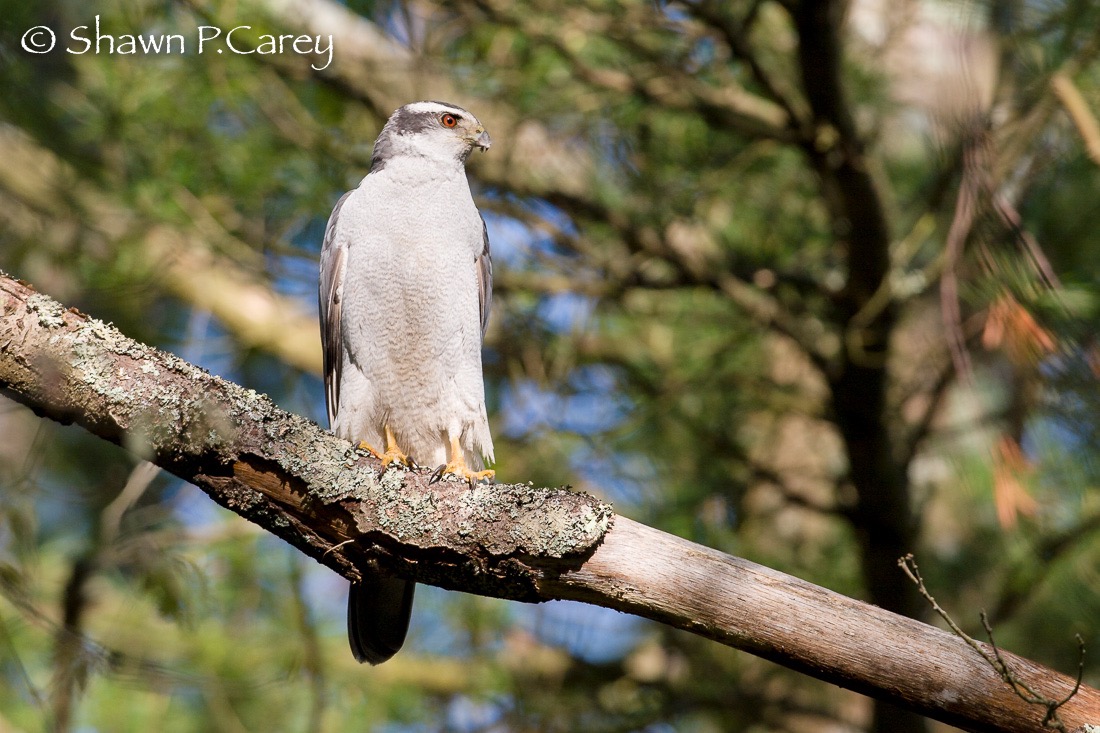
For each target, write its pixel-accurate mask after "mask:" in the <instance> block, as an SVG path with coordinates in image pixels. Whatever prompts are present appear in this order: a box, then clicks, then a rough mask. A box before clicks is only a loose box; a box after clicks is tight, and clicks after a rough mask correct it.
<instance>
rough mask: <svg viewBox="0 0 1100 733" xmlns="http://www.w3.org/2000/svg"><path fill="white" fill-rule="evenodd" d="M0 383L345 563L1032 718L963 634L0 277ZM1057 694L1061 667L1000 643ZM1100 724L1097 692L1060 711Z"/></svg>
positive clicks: (963, 707)
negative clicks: (277, 386) (271, 393)
mask: <svg viewBox="0 0 1100 733" xmlns="http://www.w3.org/2000/svg"><path fill="white" fill-rule="evenodd" d="M0 389H2V390H3V392H4V393H5V394H7V395H9V396H11V397H13V398H14V399H16V400H18V401H19V402H22V403H23V404H25V405H27V406H29V407H30V408H31V409H33V410H34V411H35V412H37V413H38V414H40V415H42V416H44V417H49V418H51V419H55V420H58V421H61V422H64V423H72V422H75V423H78V424H80V425H82V426H83V427H85V428H86V429H88V430H89V431H91V432H92V433H94V434H96V435H98V436H100V437H102V438H104V439H107V440H110V441H113V442H115V443H118V444H120V445H124V446H126V447H127V448H129V449H130V450H132V451H134V452H136V453H138V454H140V455H142V456H144V457H147V458H149V459H150V460H152V461H153V462H155V463H157V464H158V465H160V466H162V467H164V468H166V469H167V470H169V471H172V472H173V473H175V474H176V475H178V476H180V477H182V478H185V479H187V480H189V481H191V482H193V483H195V484H196V485H198V486H199V487H201V488H202V489H203V490H204V491H206V492H207V493H208V494H209V495H210V496H211V498H213V499H214V500H215V501H217V502H218V503H220V504H222V505H223V506H226V507H228V508H230V509H232V510H233V511H235V512H237V513H238V514H241V515H242V516H244V517H245V518H246V519H249V520H250V521H252V522H255V523H256V524H258V525H260V526H262V527H264V528H265V529H267V530H268V531H271V532H273V533H275V534H277V535H278V536H280V537H282V538H284V539H285V540H287V541H288V542H290V543H291V544H293V545H294V546H295V547H297V548H299V549H300V550H302V551H303V552H305V553H307V554H309V555H311V556H312V557H314V558H316V559H317V560H319V561H320V562H322V563H324V564H325V565H327V566H329V567H331V568H333V569H334V570H336V571H337V572H339V573H341V574H342V575H344V576H345V577H348V578H350V579H356V578H357V577H359V573H360V571H361V569H364V568H367V567H378V568H381V569H383V570H384V571H386V572H391V573H394V574H397V575H400V576H401V577H406V578H410V579H415V580H417V581H419V582H424V583H431V584H434V585H439V586H442V587H445V588H451V589H455V590H462V591H466V592H472V593H480V594H483V595H491V596H498V597H503V598H512V599H516V600H523V601H540V600H548V599H552V598H571V599H576V600H580V601H584V602H588V603H593V604H597V605H602V606H606V607H609V608H615V609H619V610H622V611H625V612H628V613H633V614H637V615H640V616H645V617H648V618H652V619H655V620H657V621H660V622H662V623H666V624H669V625H671V626H675V627H678V628H682V629H686V630H688V631H691V632H693V633H696V634H699V635H701V636H704V637H707V638H710V639H714V640H716V641H719V642H721V643H723V644H728V645H730V646H733V647H735V648H738V649H743V650H746V651H748V652H751V653H753V654H757V655H759V656H762V657H765V658H767V659H771V660H773V661H776V662H778V663H780V664H783V665H786V666H788V667H791V668H793V669H797V670H800V671H803V672H805V673H807V674H810V675H813V676H815V677H818V678H821V679H824V680H827V681H830V682H833V683H835V684H838V685H841V686H844V687H848V688H851V689H854V690H858V691H860V692H863V693H865V694H868V695H871V696H873V697H875V698H878V699H880V700H885V701H889V702H891V703H894V704H897V705H900V706H902V707H905V708H907V709H909V710H912V711H915V712H919V713H921V714H924V715H928V716H930V717H934V718H937V719H939V720H943V721H945V722H948V723H951V724H953V725H957V726H960V727H962V728H964V729H967V730H972V731H998V732H1000V731H1005V732H1009V731H1012V732H1016V731H1040V730H1043V726H1042V719H1043V715H1044V713H1045V710H1044V709H1042V708H1039V707H1036V706H1034V705H1028V704H1026V703H1025V702H1024V701H1023V700H1021V699H1020V698H1018V697H1016V695H1015V694H1014V693H1013V692H1012V691H1011V690H1010V689H1009V687H1008V686H1007V685H1005V684H1004V683H1003V682H1002V681H1001V680H1000V678H999V677H998V676H997V674H996V673H995V672H994V671H993V670H992V669H991V668H990V667H989V666H988V665H987V664H986V663H985V661H984V660H982V659H981V658H980V657H979V656H978V655H977V654H976V653H975V652H974V651H973V650H972V649H970V648H969V647H967V646H966V644H965V643H964V642H963V641H962V640H960V639H958V638H957V637H955V636H953V635H951V634H949V633H947V632H944V631H941V630H939V629H936V628H934V627H931V626H928V625H925V624H922V623H920V622H918V621H915V620H913V619H910V618H906V617H904V616H900V615H898V614H895V613H892V612H890V611H887V610H885V609H882V608H877V607H875V606H871V605H868V604H865V603H862V602H860V601H856V600H853V599H850V598H846V597H844V596H842V595H839V594H837V593H834V592H832V591H829V590H826V589H824V588H820V587H817V586H814V585H811V584H809V583H806V582H804V581H801V580H798V579H797V578H793V577H791V576H787V575H784V574H782V573H780V572H777V571H774V570H770V569H768V568H765V567H762V566H760V565H756V564H755V563H751V562H749V561H747V560H742V559H740V558H736V557H731V556H729V555H725V554H723V553H720V552H718V551H716V550H712V549H709V548H706V547H702V546H700V545H696V544H693V543H690V542H687V541H686V540H682V539H679V538H677V537H673V536H671V535H668V534H666V533H664V532H661V531H659V530H656V529H652V528H650V527H646V526H644V525H641V524H638V523H636V522H633V521H630V520H628V519H626V518H624V517H615V516H614V515H613V514H612V513H611V508H610V507H609V506H608V505H606V504H604V503H602V502H599V501H597V500H595V499H593V498H592V497H589V496H587V495H584V494H576V493H572V492H570V491H566V490H563V489H542V488H535V487H532V486H530V485H524V484H501V485H496V486H480V487H478V488H477V489H475V490H470V489H469V488H468V487H467V486H466V484H464V483H462V482H457V481H444V482H441V483H438V484H435V485H431V486H429V485H428V484H427V473H428V472H427V471H404V470H393V471H391V472H389V473H386V474H385V475H384V476H382V477H380V476H379V472H378V463H377V461H375V460H374V459H373V458H370V457H369V456H368V455H367V454H365V453H363V452H362V451H359V450H358V449H356V448H355V447H354V446H352V445H351V444H350V443H348V442H346V441H343V440H341V439H339V438H336V437H335V436H333V435H332V434H330V433H328V432H326V431H324V430H321V429H320V428H318V427H317V426H316V425H315V424H314V423H312V422H310V421H308V420H305V419H304V418H301V417H298V416H295V415H291V414H289V413H286V412H284V411H282V410H279V409H278V408H277V407H275V406H274V405H273V404H272V403H271V402H270V400H268V399H267V398H266V397H264V396H263V395H259V394H257V393H255V392H253V391H252V390H247V389H245V388H243V387H240V386H237V385H234V384H232V383H229V382H226V381H225V380H222V379H219V378H217V377H214V376H212V375H210V374H208V373H206V372H205V371H203V370H201V369H199V368H197V367H195V366H193V365H191V364H188V363H186V362H184V361H183V360H181V359H179V358H177V357H175V356H172V355H170V354H165V353H163V352H159V351H157V350H156V349H152V348H150V347H147V346H144V345H142V344H139V343H136V342H134V341H132V340H130V339H127V338H126V337H125V336H123V335H122V334H120V333H119V332H118V331H117V330H116V329H114V328H113V327H111V326H108V325H105V324H103V323H102V322H100V321H97V320H95V319H92V318H89V317H87V316H84V315H82V314H80V313H78V312H76V311H74V310H65V309H64V308H63V307H62V306H61V305H59V304H58V303H57V302H55V301H53V300H52V299H50V298H48V297H46V296H44V295H41V294H39V293H36V292H35V291H34V290H32V289H31V288H30V287H29V286H27V285H25V284H23V283H20V282H18V281H16V280H13V279H11V278H8V277H6V276H2V275H0ZM1006 657H1007V659H1008V661H1009V663H1010V664H1011V665H1012V666H1013V668H1014V669H1015V671H1016V673H1017V675H1018V676H1020V677H1021V678H1023V679H1026V680H1027V681H1028V682H1030V683H1031V684H1033V685H1034V686H1036V687H1037V688H1039V689H1040V690H1041V691H1042V692H1043V693H1044V694H1046V695H1047V696H1049V697H1052V698H1059V697H1062V696H1065V695H1066V694H1067V693H1068V692H1069V691H1070V690H1071V689H1072V687H1073V681H1072V680H1070V679H1069V678H1068V677H1066V676H1064V675H1061V674H1058V673H1057V672H1054V671H1052V670H1049V669H1045V668H1043V667H1041V666H1040V665H1037V664H1035V663H1034V662H1030V661H1028V660H1025V659H1022V658H1019V657H1015V656H1013V655H1006ZM1060 715H1061V718H1062V720H1063V721H1064V722H1065V724H1066V726H1067V729H1075V728H1078V727H1080V726H1083V725H1084V724H1085V723H1092V724H1100V691H1097V690H1094V689H1092V688H1087V687H1084V688H1082V689H1081V690H1080V692H1079V693H1078V694H1077V695H1076V696H1075V697H1074V698H1073V699H1072V700H1071V701H1070V702H1069V703H1067V704H1066V705H1065V706H1064V707H1063V708H1062V709H1061V710H1060Z"/></svg>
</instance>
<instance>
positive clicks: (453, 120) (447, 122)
mask: <svg viewBox="0 0 1100 733" xmlns="http://www.w3.org/2000/svg"><path fill="white" fill-rule="evenodd" d="M439 122H440V124H442V125H443V126H444V127H454V126H455V125H457V124H458V118H457V117H455V116H454V115H452V114H445V115H443V116H442V117H440V118H439Z"/></svg>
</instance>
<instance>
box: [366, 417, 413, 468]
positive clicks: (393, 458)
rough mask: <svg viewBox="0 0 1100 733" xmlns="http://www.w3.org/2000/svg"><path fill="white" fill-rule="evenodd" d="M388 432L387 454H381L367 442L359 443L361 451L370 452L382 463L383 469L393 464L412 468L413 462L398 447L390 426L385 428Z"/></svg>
mask: <svg viewBox="0 0 1100 733" xmlns="http://www.w3.org/2000/svg"><path fill="white" fill-rule="evenodd" d="M385 432H386V452H385V453H381V452H379V451H378V449H377V448H375V447H374V446H373V445H371V444H370V443H368V442H367V441H365V440H360V441H359V448H360V450H365V451H367V452H369V453H370V454H371V455H372V456H374V457H375V458H377V459H378V460H380V461H382V468H383V469H385V468H388V467H389V465H390V464H391V463H399V464H401V465H402V466H408V467H409V468H412V465H413V462H412V459H410V458H409V457H408V456H407V455H405V453H404V452H403V451H402V450H401V449H400V448H399V447H398V446H397V438H395V437H394V436H393V431H392V430H390V426H389V425H387V426H386V427H385Z"/></svg>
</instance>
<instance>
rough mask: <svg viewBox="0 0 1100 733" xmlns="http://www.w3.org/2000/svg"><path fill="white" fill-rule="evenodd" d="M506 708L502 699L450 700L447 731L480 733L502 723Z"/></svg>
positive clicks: (446, 715)
mask: <svg viewBox="0 0 1100 733" xmlns="http://www.w3.org/2000/svg"><path fill="white" fill-rule="evenodd" d="M504 712H505V706H504V701H503V700H501V699H495V700H475V699H474V698H472V697H469V696H468V695H456V696H454V697H452V698H451V699H450V701H449V702H448V704H447V709H446V711H445V712H444V718H445V720H446V727H445V728H444V729H445V730H448V731H454V732H455V733H480V732H482V731H486V730H489V729H490V727H491V726H495V725H497V724H498V723H500V722H501V720H502V718H503V717H504Z"/></svg>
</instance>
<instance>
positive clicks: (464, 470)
mask: <svg viewBox="0 0 1100 733" xmlns="http://www.w3.org/2000/svg"><path fill="white" fill-rule="evenodd" d="M449 473H450V474H454V475H455V476H459V477H461V478H464V479H466V480H467V481H469V482H470V486H473V485H474V484H475V483H477V482H478V481H480V480H482V479H491V478H493V476H496V475H497V472H496V471H494V470H492V469H490V468H487V469H485V470H484V471H474V470H473V469H471V468H470V467H469V466H467V465H466V452H465V451H463V450H462V446H461V445H459V444H458V438H451V457H450V460H448V461H447V463H446V465H443V466H440V467H439V468H437V469H435V472H434V473H433V474H432V478H431V482H430V483H435V482H436V481H438V480H440V479H441V478H443V477H444V476H446V475H447V474H449Z"/></svg>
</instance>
